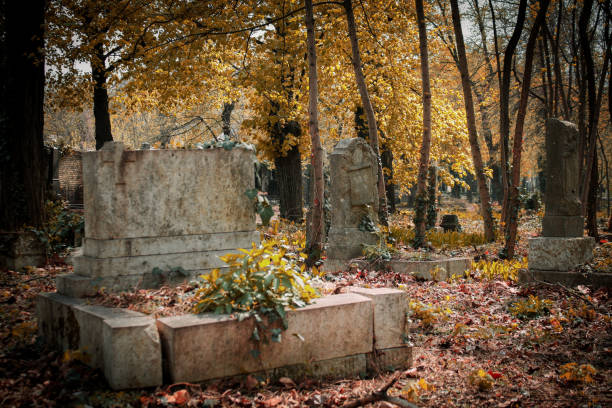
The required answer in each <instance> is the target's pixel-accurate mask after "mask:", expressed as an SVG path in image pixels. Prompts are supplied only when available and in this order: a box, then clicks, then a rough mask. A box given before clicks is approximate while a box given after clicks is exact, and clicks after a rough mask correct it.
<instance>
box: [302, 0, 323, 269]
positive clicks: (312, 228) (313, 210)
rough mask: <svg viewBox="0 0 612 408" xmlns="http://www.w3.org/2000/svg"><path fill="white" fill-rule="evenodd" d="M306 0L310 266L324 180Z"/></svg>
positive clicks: (319, 245)
mask: <svg viewBox="0 0 612 408" xmlns="http://www.w3.org/2000/svg"><path fill="white" fill-rule="evenodd" d="M305 2H306V46H307V47H306V48H307V50H308V116H309V120H308V129H309V131H310V141H311V146H312V147H311V156H310V162H311V164H312V170H313V172H314V183H313V187H314V188H313V190H314V194H313V196H314V197H313V200H312V205H311V206H310V216H309V217H308V218H309V221H310V225H309V226H308V228H307V231H309V232H310V236H309V237H308V247H307V251H308V259H307V264H308V265H309V266H311V265H314V263H315V262H316V261H318V260H319V259H320V258H321V253H322V252H323V243H324V242H325V228H324V218H323V203H324V183H323V147H322V146H321V138H320V137H319V107H318V98H319V85H318V77H317V50H316V46H315V30H314V15H313V11H312V0H305Z"/></svg>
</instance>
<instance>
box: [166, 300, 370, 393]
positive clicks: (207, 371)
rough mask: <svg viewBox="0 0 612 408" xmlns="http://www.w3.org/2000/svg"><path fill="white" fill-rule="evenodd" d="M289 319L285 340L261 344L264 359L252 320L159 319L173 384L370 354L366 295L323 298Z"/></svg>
mask: <svg viewBox="0 0 612 408" xmlns="http://www.w3.org/2000/svg"><path fill="white" fill-rule="evenodd" d="M287 321H288V325H289V328H288V330H286V331H284V332H283V333H282V341H281V342H280V343H274V342H272V343H269V344H260V345H258V346H259V350H260V352H261V355H260V357H259V358H255V357H253V356H252V355H251V353H250V351H251V350H253V349H254V348H255V345H254V343H252V342H251V340H250V337H251V333H252V331H253V322H252V319H248V320H244V321H242V322H238V321H237V320H235V319H233V318H231V317H230V316H227V315H213V314H203V315H185V316H176V317H165V318H160V319H158V320H157V325H158V328H159V331H160V335H161V339H162V346H163V350H164V358H165V359H166V362H167V370H168V374H169V377H170V380H171V381H172V382H180V381H190V382H195V381H204V380H208V379H214V378H222V377H227V376H234V375H240V374H245V373H251V372H258V371H262V370H264V371H265V370H271V369H274V368H278V367H283V366H288V365H295V364H307V363H310V362H314V361H323V360H330V359H334V358H340V357H346V356H350V355H356V354H363V353H367V352H370V351H371V350H372V328H373V313H372V305H371V300H370V299H368V298H366V297H363V296H360V295H357V294H342V295H334V296H327V297H323V298H320V299H317V300H316V301H315V302H314V303H313V304H311V305H308V306H306V307H304V308H300V309H295V310H289V311H287Z"/></svg>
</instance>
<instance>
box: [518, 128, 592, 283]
mask: <svg viewBox="0 0 612 408" xmlns="http://www.w3.org/2000/svg"><path fill="white" fill-rule="evenodd" d="M546 163H547V164H546V172H545V173H546V174H545V177H546V193H545V195H544V203H545V205H546V210H545V215H544V218H543V219H542V237H538V238H531V239H529V256H528V259H529V271H528V273H527V275H526V276H525V277H524V278H522V279H524V280H530V279H539V280H546V281H554V282H564V283H570V284H571V283H572V282H577V280H576V279H574V277H572V274H571V272H570V271H572V270H573V269H575V268H576V267H577V266H579V265H582V264H584V263H586V262H589V261H590V260H591V259H592V258H593V248H594V246H595V239H594V238H592V237H584V236H583V232H584V228H583V225H584V220H583V217H582V215H581V202H580V199H579V191H580V188H579V186H580V176H579V157H578V128H577V126H576V125H575V124H573V123H570V122H564V121H561V120H559V119H548V120H547V121H546Z"/></svg>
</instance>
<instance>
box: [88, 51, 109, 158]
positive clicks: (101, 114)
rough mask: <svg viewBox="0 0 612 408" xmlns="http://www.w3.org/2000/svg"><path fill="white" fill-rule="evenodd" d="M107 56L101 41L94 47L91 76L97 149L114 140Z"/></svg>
mask: <svg viewBox="0 0 612 408" xmlns="http://www.w3.org/2000/svg"><path fill="white" fill-rule="evenodd" d="M105 63H106V58H105V57H104V48H103V45H102V44H101V43H98V44H96V46H95V47H94V57H93V58H92V60H91V76H92V78H93V87H94V89H93V112H94V119H95V127H96V150H99V149H101V148H102V146H104V143H106V142H112V141H113V134H112V132H111V121H110V112H109V110H108V90H107V89H106V74H107V71H106V67H105Z"/></svg>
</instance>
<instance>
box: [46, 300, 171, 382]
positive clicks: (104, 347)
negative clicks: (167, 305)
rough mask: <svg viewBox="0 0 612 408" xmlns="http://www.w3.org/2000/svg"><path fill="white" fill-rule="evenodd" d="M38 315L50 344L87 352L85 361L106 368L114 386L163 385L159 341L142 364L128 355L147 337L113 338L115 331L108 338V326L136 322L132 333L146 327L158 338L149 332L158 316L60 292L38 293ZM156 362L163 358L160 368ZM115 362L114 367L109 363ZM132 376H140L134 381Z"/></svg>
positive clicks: (60, 348)
mask: <svg viewBox="0 0 612 408" xmlns="http://www.w3.org/2000/svg"><path fill="white" fill-rule="evenodd" d="M36 316H37V319H38V330H39V333H40V335H41V337H42V338H43V339H44V340H45V341H46V342H47V343H48V344H51V345H52V346H54V347H55V348H56V349H58V350H60V351H65V350H80V351H81V352H83V353H84V354H85V355H86V358H85V360H86V361H85V362H86V363H87V364H88V365H90V366H91V367H94V368H101V369H103V370H104V372H105V374H106V379H107V380H108V382H109V384H111V386H112V387H114V388H131V387H132V384H137V385H135V386H137V387H152V386H157V385H161V384H162V381H161V375H162V374H161V347H159V341H158V348H157V350H154V348H153V347H151V346H150V345H149V347H148V348H146V352H147V357H146V358H145V357H143V356H140V355H139V357H138V358H139V359H140V360H139V361H140V363H137V364H136V363H134V360H133V359H132V360H130V358H129V357H126V356H127V355H128V354H129V353H140V351H139V350H141V349H142V348H143V347H144V346H143V345H142V344H149V343H150V342H149V343H147V342H146V339H145V340H143V338H142V335H141V336H140V337H138V335H132V336H131V337H129V338H128V339H127V340H126V336H123V337H121V336H119V335H117V336H116V338H113V333H111V335H110V337H109V336H106V337H105V333H106V332H107V331H108V330H109V329H107V328H106V326H110V327H115V326H119V327H120V328H122V329H125V328H127V327H131V326H132V325H133V326H135V328H131V329H130V330H131V331H132V332H134V331H136V332H137V331H138V330H145V329H146V330H148V332H147V336H148V337H151V336H153V337H154V336H155V335H156V334H157V333H156V332H155V335H154V334H151V333H149V332H150V331H151V328H153V329H155V319H153V318H152V317H146V316H145V315H143V314H142V313H138V312H134V311H131V310H127V309H117V308H107V307H102V306H93V305H87V304H86V303H85V302H84V301H83V300H81V299H74V298H70V297H66V296H62V295H60V294H57V293H42V294H40V295H38V297H37V301H36ZM145 321H146V322H148V323H147V325H145V324H144V322H145ZM122 333H123V332H122ZM117 339H119V340H117ZM109 345H110V346H111V348H110V349H109V348H108V347H109ZM152 361H153V362H154V361H159V369H158V368H157V365H155V364H153V363H151V362H152ZM111 363H112V367H110V366H109V364H111ZM126 371H129V372H130V375H129V376H128V377H129V381H128V380H126V379H125V378H126V375H125V374H124V373H125V372H126ZM132 376H137V377H138V378H140V379H139V380H137V382H133V380H131V378H132ZM134 381H136V380H134Z"/></svg>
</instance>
